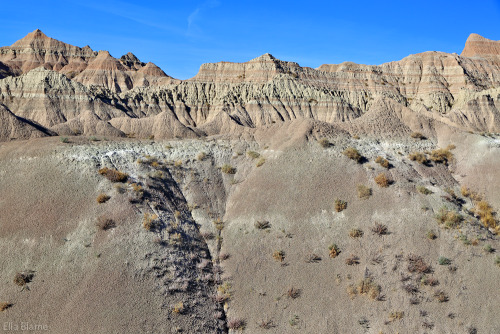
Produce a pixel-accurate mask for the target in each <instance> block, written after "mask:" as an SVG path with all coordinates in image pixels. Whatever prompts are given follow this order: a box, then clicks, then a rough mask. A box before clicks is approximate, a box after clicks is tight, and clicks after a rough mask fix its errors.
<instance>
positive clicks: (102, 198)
mask: <svg viewBox="0 0 500 334" xmlns="http://www.w3.org/2000/svg"><path fill="white" fill-rule="evenodd" d="M110 198H111V197H110V196H108V195H106V194H99V196H97V203H99V204H102V203H106V202H107V201H108V200H109V199H110Z"/></svg>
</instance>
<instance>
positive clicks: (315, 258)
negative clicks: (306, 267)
mask: <svg viewBox="0 0 500 334" xmlns="http://www.w3.org/2000/svg"><path fill="white" fill-rule="evenodd" d="M319 261H321V256H319V255H317V254H314V253H312V254H309V255H307V256H306V262H307V263H318V262H319Z"/></svg>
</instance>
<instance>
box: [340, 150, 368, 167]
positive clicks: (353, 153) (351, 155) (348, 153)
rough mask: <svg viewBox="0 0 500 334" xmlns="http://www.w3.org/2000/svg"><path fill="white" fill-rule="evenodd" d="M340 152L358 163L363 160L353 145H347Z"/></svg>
mask: <svg viewBox="0 0 500 334" xmlns="http://www.w3.org/2000/svg"><path fill="white" fill-rule="evenodd" d="M342 153H343V154H344V155H345V156H346V157H348V158H349V159H351V160H354V161H356V162H357V163H358V164H359V163H361V162H362V161H363V156H362V155H361V154H360V153H359V151H358V150H357V149H355V148H354V147H348V148H346V149H345V150H344V152H342Z"/></svg>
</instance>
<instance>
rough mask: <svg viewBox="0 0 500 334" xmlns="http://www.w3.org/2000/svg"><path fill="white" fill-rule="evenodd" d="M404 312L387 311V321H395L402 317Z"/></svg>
mask: <svg viewBox="0 0 500 334" xmlns="http://www.w3.org/2000/svg"><path fill="white" fill-rule="evenodd" d="M404 315H405V313H404V312H403V311H393V312H391V313H389V321H391V322H392V321H396V320H401V319H403V317H404Z"/></svg>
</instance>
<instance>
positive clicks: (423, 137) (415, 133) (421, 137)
mask: <svg viewBox="0 0 500 334" xmlns="http://www.w3.org/2000/svg"><path fill="white" fill-rule="evenodd" d="M410 137H412V138H413V139H420V140H424V139H425V136H424V135H423V134H421V133H420V132H412V134H411V135H410Z"/></svg>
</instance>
